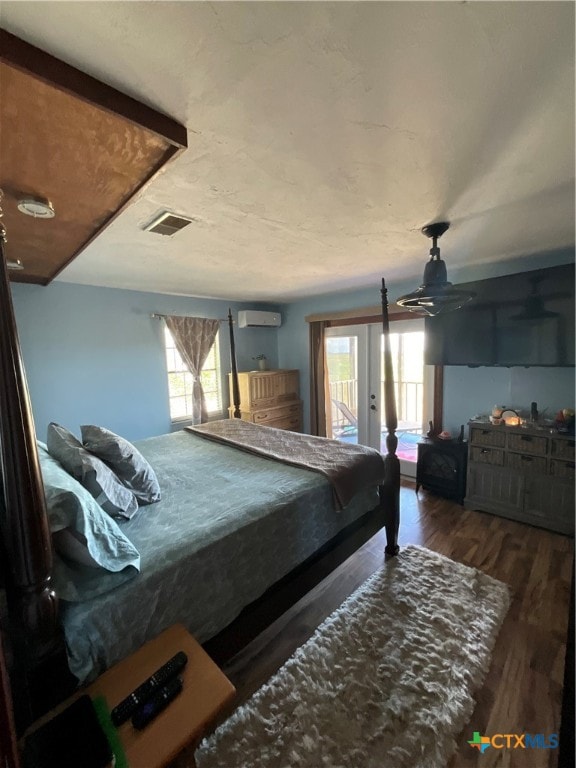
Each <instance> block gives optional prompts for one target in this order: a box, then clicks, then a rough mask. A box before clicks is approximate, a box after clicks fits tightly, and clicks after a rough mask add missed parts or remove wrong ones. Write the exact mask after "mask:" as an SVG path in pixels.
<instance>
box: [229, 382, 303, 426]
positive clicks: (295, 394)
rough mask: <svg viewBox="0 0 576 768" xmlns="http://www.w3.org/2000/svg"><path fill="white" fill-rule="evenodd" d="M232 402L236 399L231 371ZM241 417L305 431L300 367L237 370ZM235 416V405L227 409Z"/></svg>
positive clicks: (269, 424) (259, 422)
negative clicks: (278, 369) (241, 371)
mask: <svg viewBox="0 0 576 768" xmlns="http://www.w3.org/2000/svg"><path fill="white" fill-rule="evenodd" d="M228 380H229V385H230V402H231V403H232V402H233V393H232V378H231V376H230V375H229V379H228ZM238 385H239V389H240V417H241V418H242V419H244V420H245V421H252V422H254V423H255V424H264V426H267V427H276V429H289V430H291V431H292V432H301V431H302V401H301V400H300V372H299V371H297V370H280V371H245V372H243V373H239V374H238ZM228 412H229V415H230V418H233V417H234V406H233V405H231V406H230V408H229V409H228Z"/></svg>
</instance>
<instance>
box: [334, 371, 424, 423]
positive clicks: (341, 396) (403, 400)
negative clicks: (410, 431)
mask: <svg viewBox="0 0 576 768" xmlns="http://www.w3.org/2000/svg"><path fill="white" fill-rule="evenodd" d="M423 392H424V385H423V384H422V382H420V381H403V382H401V384H400V386H398V383H396V385H395V394H396V409H397V412H398V422H399V423H405V424H413V425H414V429H417V428H421V427H422V424H423V413H422V402H423ZM330 397H331V398H332V432H333V434H334V435H337V434H338V433H339V432H341V431H342V430H343V429H352V428H354V427H356V425H357V423H358V380H357V379H345V380H341V381H331V382H330ZM380 400H381V402H382V403H383V402H384V382H383V381H381V382H380ZM382 412H384V409H382ZM383 426H384V425H383Z"/></svg>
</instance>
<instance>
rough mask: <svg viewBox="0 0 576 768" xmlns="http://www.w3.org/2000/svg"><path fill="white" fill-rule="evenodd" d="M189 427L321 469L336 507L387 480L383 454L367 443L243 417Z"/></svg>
mask: <svg viewBox="0 0 576 768" xmlns="http://www.w3.org/2000/svg"><path fill="white" fill-rule="evenodd" d="M186 429H188V430H190V431H192V432H194V433H195V434H199V435H202V436H203V437H205V438H206V439H208V440H215V441H216V442H221V443H225V444H228V445H233V446H234V447H236V448H240V449H241V450H243V451H248V452H249V453H255V454H257V455H258V456H266V457H267V458H271V459H276V460H277V461H282V462H284V463H285V464H290V465H292V466H293V467H302V468H305V469H309V470H312V471H313V472H319V473H320V474H321V475H323V476H324V477H326V478H327V479H328V480H329V481H330V483H331V485H332V492H333V494H334V506H335V508H336V509H342V508H343V507H345V506H346V504H348V503H349V502H350V501H352V499H353V498H354V496H355V495H356V494H357V493H358V491H359V490H361V489H362V488H365V487H366V486H367V485H377V484H378V483H382V482H383V481H384V459H383V458H382V454H381V453H379V452H378V451H377V450H375V449H374V448H368V447H367V446H364V445H359V444H352V443H341V442H339V441H338V440H330V439H328V438H327V437H316V436H315V435H306V434H301V433H300V432H290V430H286V429H275V428H274V427H266V426H261V425H260V424H252V422H250V421H244V420H243V419H220V420H218V421H212V422H209V423H208V424H199V425H198V426H195V427H186Z"/></svg>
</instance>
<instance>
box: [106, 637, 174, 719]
mask: <svg viewBox="0 0 576 768" xmlns="http://www.w3.org/2000/svg"><path fill="white" fill-rule="evenodd" d="M187 661H188V657H187V656H186V654H185V653H184V651H179V652H178V653H177V654H175V655H174V656H172V658H171V659H169V660H168V661H167V662H166V664H164V665H163V666H161V667H160V668H159V669H157V670H156V672H154V674H153V675H150V677H149V678H148V680H145V681H144V682H143V683H142V685H139V686H138V688H136V689H135V690H134V691H132V693H131V694H130V695H129V696H127V697H126V698H125V699H123V700H122V701H121V702H120V704H118V705H117V706H116V707H114V709H113V710H112V712H111V713H110V717H111V718H112V722H113V723H114V725H116V726H118V725H122V723H125V722H126V720H128V718H129V717H130V716H131V715H132V714H134V712H136V710H137V709H138V708H139V707H141V706H142V704H144V702H145V701H147V700H148V699H149V698H150V697H151V696H153V695H154V694H155V693H156V691H158V690H159V689H160V688H162V687H163V686H164V685H166V683H167V682H168V681H169V680H171V679H172V678H173V677H176V675H177V674H178V673H179V672H181V671H182V670H183V669H184V667H185V666H186V662H187Z"/></svg>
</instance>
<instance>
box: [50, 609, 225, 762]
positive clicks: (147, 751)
mask: <svg viewBox="0 0 576 768" xmlns="http://www.w3.org/2000/svg"><path fill="white" fill-rule="evenodd" d="M178 651H184V653H186V655H187V656H188V663H187V664H186V667H185V668H184V671H183V672H182V674H181V677H182V681H183V689H182V693H180V694H179V695H178V696H177V697H176V698H175V699H174V700H173V701H172V702H171V703H170V704H169V705H168V707H167V708H166V709H165V710H164V711H163V712H161V713H160V714H159V715H158V716H157V717H156V719H155V720H153V721H152V722H151V723H150V724H149V725H148V726H146V728H144V729H143V730H142V731H137V730H136V729H135V728H133V726H132V723H131V722H130V721H128V722H126V723H124V724H123V725H121V726H120V727H119V728H118V734H119V736H120V740H121V742H122V747H123V749H124V752H125V755H126V759H127V761H128V764H129V766H130V768H163V767H164V766H167V765H168V764H169V763H170V762H172V761H173V760H174V759H175V758H176V757H177V756H178V755H179V754H180V753H181V752H183V751H184V750H186V756H187V765H189V766H193V765H194V758H193V754H194V750H195V748H196V746H197V745H198V742H199V741H200V739H201V738H202V736H203V735H204V733H205V732H206V730H207V729H208V728H209V727H210V726H211V725H212V724H213V723H214V721H215V720H216V718H217V717H218V715H219V714H220V713H221V712H223V710H224V709H225V708H226V706H227V705H228V704H229V703H230V702H231V701H232V699H233V698H234V694H235V688H234V686H233V685H232V683H231V682H230V681H229V680H228V678H227V677H226V676H225V675H224V673H223V672H222V671H221V670H220V669H219V668H218V666H217V665H216V664H215V663H214V662H213V661H212V659H211V658H210V657H209V656H208V654H207V653H206V652H205V651H204V650H203V649H202V648H201V646H200V645H199V644H198V643H197V642H196V640H195V639H194V638H193V637H192V636H191V635H190V634H189V633H188V632H187V631H186V630H185V629H184V627H183V626H182V625H180V624H176V625H174V626H173V627H170V628H169V629H167V630H165V631H164V632H162V633H161V634H160V635H158V637H156V638H155V639H154V640H150V641H149V642H148V643H146V644H145V645H143V646H142V648H140V649H139V650H138V651H136V652H135V653H133V654H132V655H131V656H129V657H128V658H126V659H124V660H123V661H121V662H119V663H118V664H116V665H115V666H114V667H111V668H110V669H109V670H108V671H106V672H104V674H103V675H101V676H100V677H99V678H98V679H97V680H96V681H95V682H94V683H92V685H90V686H88V687H87V688H85V689H83V690H82V691H80V692H79V693H78V694H77V695H81V694H88V695H89V696H91V697H92V698H93V699H94V698H96V697H97V696H104V697H105V699H106V701H107V703H108V708H109V709H110V710H112V709H113V708H114V707H115V706H116V705H117V704H118V703H119V702H120V701H122V699H124V698H125V697H126V696H128V694H129V693H131V691H133V690H134V689H135V688H137V687H138V686H139V685H140V684H141V683H142V682H144V680H146V679H147V678H148V677H149V676H150V675H152V674H153V673H154V672H155V671H156V670H157V669H158V668H159V667H161V666H162V665H163V664H164V663H165V662H166V661H168V660H169V659H170V658H171V657H172V656H174V654H175V653H177V652H178ZM72 700H73V699H70V700H69V701H68V702H66V703H65V704H64V705H63V706H62V707H58V711H61V710H62V709H63V708H64V706H66V704H69V703H70V702H71V701H72ZM53 714H56V713H53ZM43 721H45V718H43Z"/></svg>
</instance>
